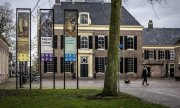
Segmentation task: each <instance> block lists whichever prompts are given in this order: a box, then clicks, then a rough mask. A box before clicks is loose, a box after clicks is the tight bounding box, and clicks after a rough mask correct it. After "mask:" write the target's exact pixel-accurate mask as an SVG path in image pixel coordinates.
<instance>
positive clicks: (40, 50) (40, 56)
mask: <svg viewBox="0 0 180 108" xmlns="http://www.w3.org/2000/svg"><path fill="white" fill-rule="evenodd" d="M42 11H49V12H50V11H52V34H51V35H52V39H53V37H54V9H40V11H39V13H40V17H39V72H40V89H42V72H41V71H42V70H41V62H42V60H41V58H42V55H41V52H42V49H41V45H42V43H41V42H42V41H41V38H42V35H41V30H42V29H41V27H42V25H41V23H42V21H41V12H42ZM42 13H43V12H42ZM47 37H48V36H47ZM52 44H53V40H52ZM52 48H53V46H52ZM52 55H53V57H52V60H53V62H54V65H55V57H54V49H53V54H52ZM53 89H55V66H54V72H53Z"/></svg>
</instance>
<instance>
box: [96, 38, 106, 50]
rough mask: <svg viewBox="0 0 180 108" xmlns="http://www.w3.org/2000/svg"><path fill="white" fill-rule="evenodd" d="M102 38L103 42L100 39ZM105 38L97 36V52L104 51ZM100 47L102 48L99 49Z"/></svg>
mask: <svg viewBox="0 0 180 108" xmlns="http://www.w3.org/2000/svg"><path fill="white" fill-rule="evenodd" d="M100 38H103V39H104V40H102V39H100ZM105 45H106V43H105V36H104V35H98V50H105ZM100 46H102V47H100Z"/></svg>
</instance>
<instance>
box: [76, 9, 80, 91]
mask: <svg viewBox="0 0 180 108" xmlns="http://www.w3.org/2000/svg"><path fill="white" fill-rule="evenodd" d="M76 11H77V15H76V16H77V17H78V10H76ZM77 19H78V18H77ZM76 25H77V37H76V41H77V42H76V48H77V61H76V62H77V66H76V68H77V89H79V76H78V75H79V72H78V71H79V69H78V21H77V22H76Z"/></svg>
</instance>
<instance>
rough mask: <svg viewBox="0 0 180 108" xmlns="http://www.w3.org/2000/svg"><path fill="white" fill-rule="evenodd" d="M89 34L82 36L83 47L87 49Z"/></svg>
mask: <svg viewBox="0 0 180 108" xmlns="http://www.w3.org/2000/svg"><path fill="white" fill-rule="evenodd" d="M88 44H89V43H88V36H81V44H80V45H81V48H82V49H87V48H88Z"/></svg>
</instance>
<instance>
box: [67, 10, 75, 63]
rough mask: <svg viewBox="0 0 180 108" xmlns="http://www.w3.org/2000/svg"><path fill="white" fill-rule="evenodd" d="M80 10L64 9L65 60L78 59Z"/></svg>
mask: <svg viewBox="0 0 180 108" xmlns="http://www.w3.org/2000/svg"><path fill="white" fill-rule="evenodd" d="M77 15H78V12H77V11H74V10H65V11H64V20H65V21H64V32H65V61H76V55H77V32H78V31H77V21H78V16H77Z"/></svg>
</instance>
